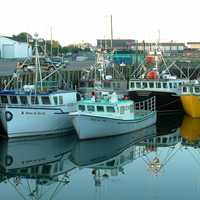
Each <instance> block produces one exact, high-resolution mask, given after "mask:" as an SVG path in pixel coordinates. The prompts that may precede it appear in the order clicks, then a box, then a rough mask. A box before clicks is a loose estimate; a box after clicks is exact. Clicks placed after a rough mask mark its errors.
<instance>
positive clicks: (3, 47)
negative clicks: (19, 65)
mask: <svg viewBox="0 0 200 200" xmlns="http://www.w3.org/2000/svg"><path fill="white" fill-rule="evenodd" d="M29 56H32V48H31V47H29V45H28V43H26V42H18V41H15V40H12V39H9V38H7V37H4V36H0V58H26V57H29Z"/></svg>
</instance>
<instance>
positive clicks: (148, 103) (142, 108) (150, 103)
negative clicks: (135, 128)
mask: <svg viewBox="0 0 200 200" xmlns="http://www.w3.org/2000/svg"><path fill="white" fill-rule="evenodd" d="M135 111H136V112H140V113H143V114H147V113H149V112H155V111H156V97H155V96H154V97H151V98H149V99H146V100H144V101H140V102H135Z"/></svg>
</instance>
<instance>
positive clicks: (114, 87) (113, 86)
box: [113, 83, 132, 88]
mask: <svg viewBox="0 0 200 200" xmlns="http://www.w3.org/2000/svg"><path fill="white" fill-rule="evenodd" d="M131 84H132V83H131ZM115 87H116V85H115V83H113V88H115Z"/></svg>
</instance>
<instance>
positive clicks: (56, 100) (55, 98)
mask: <svg viewBox="0 0 200 200" xmlns="http://www.w3.org/2000/svg"><path fill="white" fill-rule="evenodd" d="M53 101H54V104H56V105H58V97H57V96H54V97H53Z"/></svg>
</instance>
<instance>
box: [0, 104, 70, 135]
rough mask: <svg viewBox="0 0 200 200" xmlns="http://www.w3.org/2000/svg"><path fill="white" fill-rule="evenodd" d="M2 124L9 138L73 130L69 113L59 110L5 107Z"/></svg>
mask: <svg viewBox="0 0 200 200" xmlns="http://www.w3.org/2000/svg"><path fill="white" fill-rule="evenodd" d="M1 122H2V125H3V128H4V131H5V134H7V136H8V137H9V138H11V137H18V136H34V135H47V134H56V133H65V132H67V131H70V130H72V129H73V124H72V122H71V118H70V117H69V115H68V112H63V111H62V110H61V109H59V108H54V109H53V108H37V109H36V108H33V107H32V108H31V107H24V108H21V107H5V108H2V113H1Z"/></svg>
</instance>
